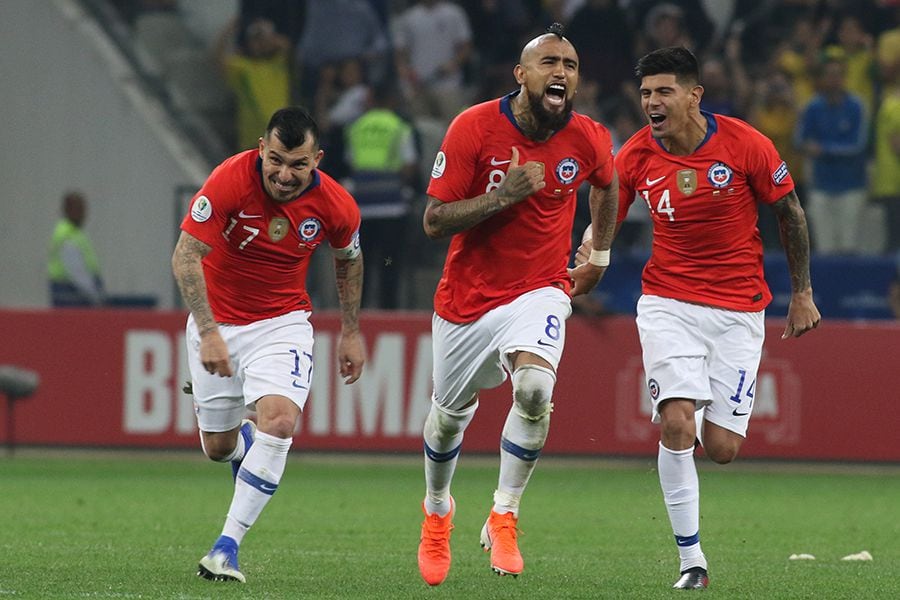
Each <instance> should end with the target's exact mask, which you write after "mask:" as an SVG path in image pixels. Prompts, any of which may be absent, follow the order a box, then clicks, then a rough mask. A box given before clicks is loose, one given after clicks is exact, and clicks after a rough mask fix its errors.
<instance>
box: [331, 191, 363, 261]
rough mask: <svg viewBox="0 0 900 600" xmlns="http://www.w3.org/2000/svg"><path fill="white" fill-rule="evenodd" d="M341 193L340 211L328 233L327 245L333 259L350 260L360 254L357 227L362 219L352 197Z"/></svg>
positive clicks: (344, 192)
mask: <svg viewBox="0 0 900 600" xmlns="http://www.w3.org/2000/svg"><path fill="white" fill-rule="evenodd" d="M342 192H343V194H342V196H343V197H342V198H341V210H340V212H339V216H338V218H336V219H335V226H334V228H333V229H331V230H330V231H329V232H328V245H330V246H331V249H332V252H333V253H334V256H335V258H339V259H342V260H352V259H354V258H356V257H357V256H359V253H360V239H359V226H360V223H361V222H362V219H361V217H360V214H359V207H358V206H357V205H356V202H355V201H354V200H353V197H352V196H350V194H349V193H347V192H346V191H343V190H342Z"/></svg>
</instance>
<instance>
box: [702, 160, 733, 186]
mask: <svg viewBox="0 0 900 600" xmlns="http://www.w3.org/2000/svg"><path fill="white" fill-rule="evenodd" d="M706 178H707V179H709V182H710V183H711V184H713V187H717V188H723V187H725V186H727V185H728V184H730V183H731V180H732V179H734V171H732V170H731V167H729V166H728V165H726V164H725V163H723V162H717V163H715V164H713V166H711V167H710V168H709V170H708V171H707V172H706Z"/></svg>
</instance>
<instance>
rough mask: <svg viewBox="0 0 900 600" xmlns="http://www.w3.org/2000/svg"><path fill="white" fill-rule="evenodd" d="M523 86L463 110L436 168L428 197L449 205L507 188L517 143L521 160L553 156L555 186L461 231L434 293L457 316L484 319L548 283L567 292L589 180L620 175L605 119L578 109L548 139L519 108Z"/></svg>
mask: <svg viewBox="0 0 900 600" xmlns="http://www.w3.org/2000/svg"><path fill="white" fill-rule="evenodd" d="M518 93H519V92H518V91H516V92H513V93H511V94H509V95H507V96H504V97H502V98H498V99H495V100H491V101H488V102H484V103H482V104H480V105H477V106H475V107H472V108H471V109H469V110H467V111H466V112H464V113H462V114H461V115H459V116H458V117H457V118H456V119H455V120H454V121H453V123H452V124H451V125H450V128H449V130H448V132H447V135H446V137H445V138H444V142H443V145H442V146H441V149H440V152H439V153H438V156H437V159H436V160H435V163H434V168H433V169H432V173H431V176H432V178H431V183H430V185H429V186H428V195H429V196H432V197H434V198H436V199H438V200H440V201H441V202H444V203H449V202H454V201H458V200H463V199H466V198H473V197H475V196H479V195H481V194H485V193H487V192H490V191H492V190H494V189H496V188H498V187H500V185H501V184H502V183H503V181H504V178H505V177H506V171H507V169H508V168H509V163H510V153H511V150H512V148H513V147H514V146H515V147H516V148H518V150H519V155H520V160H519V164H523V163H525V162H527V161H537V162H541V163H543V164H544V178H545V181H546V187H544V188H543V189H542V190H540V191H539V192H537V193H536V194H533V195H532V196H531V197H529V198H528V199H526V200H524V201H522V202H520V203H519V204H516V205H514V206H512V207H510V208H508V209H506V210H504V211H502V212H500V213H498V214H495V215H493V216H492V217H490V218H488V219H486V220H484V221H483V222H481V223H479V224H478V225H476V226H474V227H472V228H470V229H467V230H465V231H462V232H460V233H457V234H456V235H454V236H453V239H452V241H451V242H450V248H449V250H448V253H447V260H446V263H445V265H444V272H443V276H442V277H441V281H440V283H439V284H438V288H437V292H436V294H435V298H434V308H435V312H436V313H437V314H438V315H439V316H441V317H442V318H443V319H446V320H447V321H450V322H452V323H468V322H472V321H475V320H476V319H478V318H479V317H481V316H482V315H484V314H485V313H486V312H488V311H489V310H491V309H493V308H496V307H498V306H501V305H503V304H506V303H508V302H510V301H512V300H513V299H515V298H517V297H519V296H521V295H522V294H524V293H526V292H529V291H531V290H535V289H538V288H541V287H546V286H557V287H559V288H561V289H563V290H565V291H566V292H568V291H569V288H570V280H569V277H568V274H567V272H566V267H567V264H568V260H569V253H570V251H571V232H572V224H573V219H574V215H575V203H576V199H577V190H578V187H579V186H580V185H581V184H582V182H584V181H588V182H590V183H591V184H592V185H594V186H596V187H606V186H608V185H609V184H610V182H611V181H612V179H613V175H614V170H613V159H612V142H611V139H610V135H609V132H608V131H607V130H606V128H605V127H603V125H600V124H599V123H597V122H595V121H593V120H592V119H590V118H589V117H587V116H584V115H581V114H578V113H575V112H573V113H572V114H571V117H570V119H569V121H568V122H567V123H566V125H565V126H564V127H563V128H562V129H560V130H559V131H557V132H556V133H554V134H553V136H552V137H551V138H550V139H549V140H548V141H544V142H539V141H535V140H532V139H530V138H528V137H527V136H525V134H524V133H523V132H522V131H521V129H520V128H519V126H518V125H517V124H516V120H515V118H514V117H513V114H512V109H511V107H510V102H511V100H512V99H513V98H514V97H515V96H516V95H517V94H518Z"/></svg>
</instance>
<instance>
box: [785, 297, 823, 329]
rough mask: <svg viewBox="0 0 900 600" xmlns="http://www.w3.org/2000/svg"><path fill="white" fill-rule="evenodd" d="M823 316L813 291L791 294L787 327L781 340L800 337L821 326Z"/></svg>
mask: <svg viewBox="0 0 900 600" xmlns="http://www.w3.org/2000/svg"><path fill="white" fill-rule="evenodd" d="M821 320H822V316H821V315H820V314H819V309H818V308H816V304H815V302H813V295H812V289H809V290H806V291H803V292H795V293H793V294H791V303H790V304H789V305H788V314H787V325H786V326H785V328H784V333H782V334H781V339H783V340H786V339H788V338H789V337H800V336H801V335H803V334H804V333H806V332H807V331H810V330H812V329H815V328H816V327H818V326H819V321H821Z"/></svg>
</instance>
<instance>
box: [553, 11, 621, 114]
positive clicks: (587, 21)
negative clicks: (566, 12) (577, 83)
mask: <svg viewBox="0 0 900 600" xmlns="http://www.w3.org/2000/svg"><path fill="white" fill-rule="evenodd" d="M567 36H568V38H569V39H570V40H572V43H573V44H575V46H576V47H577V48H578V49H579V54H580V55H581V74H582V77H583V79H584V80H589V81H593V82H595V83H596V84H597V86H598V90H597V94H598V96H599V97H601V98H611V97H614V96H617V95H619V93H620V92H621V90H622V88H623V85H624V84H625V83H626V82H627V83H628V84H629V85H628V89H629V91H630V90H631V89H632V87H633V86H631V85H630V83H631V74H632V64H631V63H632V52H633V49H634V29H633V28H632V27H631V23H630V22H629V21H628V18H627V15H626V14H625V11H624V10H623V9H622V8H620V7H619V5H618V3H617V2H616V0H587V2H585V4H584V5H583V6H582V7H581V8H580V9H578V10H577V11H576V12H575V14H574V16H573V17H572V23H571V25H569V27H568V33H567ZM583 84H584V81H582V85H583ZM579 91H581V90H579Z"/></svg>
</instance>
